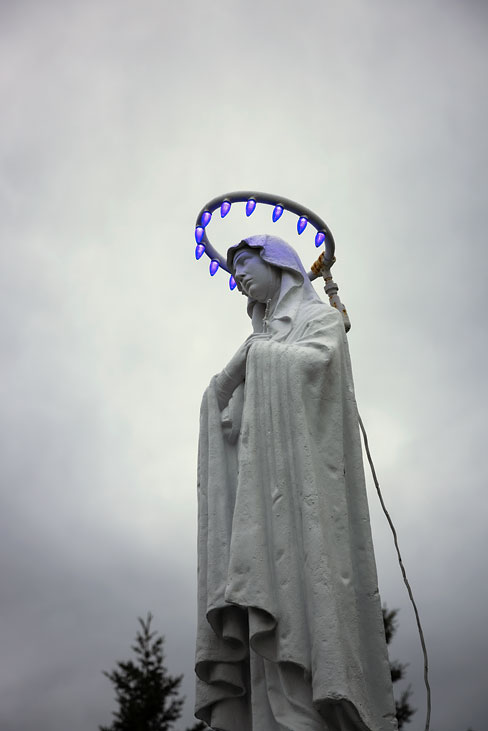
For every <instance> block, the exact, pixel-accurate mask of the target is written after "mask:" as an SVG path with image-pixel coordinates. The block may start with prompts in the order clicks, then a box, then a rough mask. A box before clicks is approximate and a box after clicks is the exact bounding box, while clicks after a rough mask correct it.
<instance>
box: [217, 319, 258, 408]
mask: <svg viewBox="0 0 488 731" xmlns="http://www.w3.org/2000/svg"><path fill="white" fill-rule="evenodd" d="M270 337H271V335H270V333H252V334H251V335H249V337H248V338H246V340H245V341H244V342H243V343H242V345H241V347H240V348H239V350H238V351H237V352H236V354H235V355H234V357H233V358H232V359H231V360H230V361H229V363H228V364H227V365H226V367H225V368H224V370H223V371H222V372H221V373H219V375H218V376H217V400H218V402H219V408H220V410H221V411H222V410H223V409H225V407H226V406H227V404H228V403H229V399H230V397H231V396H232V394H233V392H234V390H235V389H236V388H237V386H238V385H239V384H240V383H242V381H243V380H244V378H245V375H246V360H247V354H248V352H249V348H250V347H251V345H253V344H254V343H256V342H259V341H262V340H269V339H270Z"/></svg>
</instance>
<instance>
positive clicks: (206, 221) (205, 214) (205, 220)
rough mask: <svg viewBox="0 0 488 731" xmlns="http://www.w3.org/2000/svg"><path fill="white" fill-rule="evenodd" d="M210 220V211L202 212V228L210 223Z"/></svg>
mask: <svg viewBox="0 0 488 731" xmlns="http://www.w3.org/2000/svg"><path fill="white" fill-rule="evenodd" d="M211 219H212V214H211V213H210V211H204V212H203V213H202V219H201V224H202V226H203V228H205V227H206V226H207V225H208V224H209V223H210V221H211Z"/></svg>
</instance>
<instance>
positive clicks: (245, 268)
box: [234, 247, 280, 302]
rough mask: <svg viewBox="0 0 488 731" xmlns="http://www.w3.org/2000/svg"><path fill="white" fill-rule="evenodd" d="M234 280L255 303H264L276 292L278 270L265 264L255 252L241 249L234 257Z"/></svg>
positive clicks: (278, 279) (278, 278)
mask: <svg viewBox="0 0 488 731" xmlns="http://www.w3.org/2000/svg"><path fill="white" fill-rule="evenodd" d="M234 272H235V273H234V279H235V280H236V282H237V283H238V284H239V286H240V287H241V288H242V290H243V291H244V293H245V294H247V296H248V297H250V298H251V299H253V300H256V302H266V301H267V300H268V299H271V298H272V297H273V295H274V293H275V292H276V290H277V288H278V285H279V281H280V276H279V270H277V269H276V268H275V267H272V266H270V265H269V264H267V263H266V262H265V261H264V260H263V259H261V257H260V256H259V253H258V252H257V251H254V250H253V249H251V248H246V247H244V248H242V249H240V250H239V251H238V252H237V253H236V255H235V256H234Z"/></svg>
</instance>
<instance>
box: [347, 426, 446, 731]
mask: <svg viewBox="0 0 488 731" xmlns="http://www.w3.org/2000/svg"><path fill="white" fill-rule="evenodd" d="M358 419H359V426H360V427H361V431H362V434H363V439H364V448H365V450H366V455H367V457H368V462H369V466H370V467H371V474H372V475H373V481H374V484H375V487H376V492H377V493H378V497H379V499H380V503H381V507H382V508H383V512H384V514H385V515H386V519H387V521H388V523H389V525H390V528H391V532H392V533H393V540H394V542H395V548H396V552H397V556H398V563H399V564H400V569H401V572H402V576H403V581H404V582H405V586H406V587H407V591H408V596H409V597H410V601H411V602H412V606H413V611H414V612H415V618H416V620H417V627H418V630H419V635H420V643H421V645H422V652H423V653H424V683H425V687H426V689H427V715H426V719H425V731H429V729H430V711H431V693H430V684H429V659H428V656H427V647H426V645H425V638H424V633H423V630H422V625H421V623H420V617H419V612H418V609H417V605H416V603H415V599H414V598H413V593H412V588H411V586H410V583H409V581H408V579H407V572H406V571H405V566H404V565H403V561H402V556H401V553H400V548H399V546H398V537H397V533H396V530H395V526H394V525H393V521H392V519H391V517H390V514H389V512H388V510H387V509H386V505H385V501H384V500H383V495H382V494H381V490H380V484H379V482H378V478H377V477H376V470H375V468H374V464H373V459H372V457H371V452H370V451H369V444H368V437H367V434H366V429H365V428H364V424H363V422H362V419H361V417H360V416H359V414H358Z"/></svg>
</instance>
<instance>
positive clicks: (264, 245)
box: [227, 234, 323, 329]
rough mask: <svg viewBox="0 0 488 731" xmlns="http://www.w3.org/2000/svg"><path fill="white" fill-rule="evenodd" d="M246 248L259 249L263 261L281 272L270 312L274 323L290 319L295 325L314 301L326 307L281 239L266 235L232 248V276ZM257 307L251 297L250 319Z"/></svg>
mask: <svg viewBox="0 0 488 731" xmlns="http://www.w3.org/2000/svg"><path fill="white" fill-rule="evenodd" d="M245 247H248V248H250V249H256V250H257V253H259V256H260V257H261V259H263V261H265V262H266V263H267V264H270V265H271V266H274V267H276V268H277V269H280V270H281V286H280V292H279V296H278V300H277V303H276V305H275V307H274V309H273V312H271V313H269V316H270V319H271V320H282V321H283V320H288V321H289V322H290V324H291V325H292V324H293V320H294V319H295V316H296V313H297V310H298V308H299V307H300V306H301V305H303V304H304V303H305V302H311V301H314V302H317V303H321V304H323V302H322V300H321V299H320V297H319V296H318V295H317V293H316V292H315V290H314V288H313V286H312V283H311V281H310V279H309V278H308V275H307V273H306V271H305V269H304V266H303V264H302V262H301V260H300V257H299V256H298V254H297V252H296V251H295V249H294V248H293V247H292V246H290V244H287V242H286V241H283V239H280V238H279V237H278V236H269V235H267V234H259V235H256V236H249V237H248V238H246V239H243V240H242V241H240V242H239V243H238V244H234V245H233V246H231V247H230V248H229V249H228V251H227V266H228V267H229V269H230V271H231V272H232V274H235V269H234V257H235V255H236V253H237V252H238V251H239V250H240V249H242V248H245ZM238 286H239V285H238ZM239 289H240V287H239ZM241 291H242V290H241ZM257 304H258V303H257V302H256V301H255V300H252V299H250V298H248V306H247V311H248V314H249V316H250V317H252V313H253V310H254V308H255V306H256V305H257ZM280 329H281V328H280Z"/></svg>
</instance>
